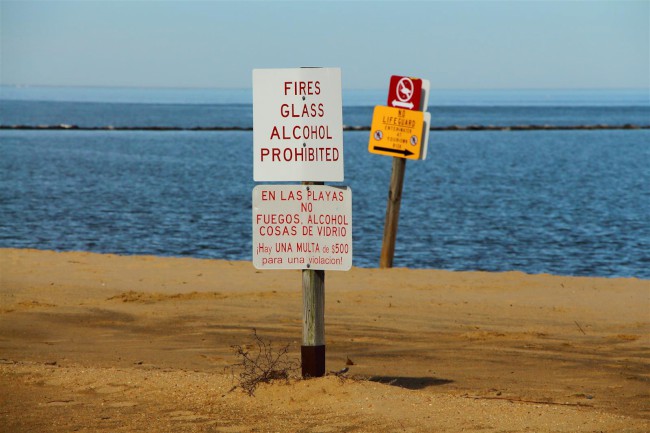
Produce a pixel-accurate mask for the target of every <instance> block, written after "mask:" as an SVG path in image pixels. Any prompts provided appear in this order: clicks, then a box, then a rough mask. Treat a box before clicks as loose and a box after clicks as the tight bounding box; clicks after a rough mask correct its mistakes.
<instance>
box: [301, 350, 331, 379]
mask: <svg viewBox="0 0 650 433" xmlns="http://www.w3.org/2000/svg"><path fill="white" fill-rule="evenodd" d="M300 355H301V361H302V377H303V378H305V379H306V378H308V377H323V376H325V346H324V345H323V346H300Z"/></svg>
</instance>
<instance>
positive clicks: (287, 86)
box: [284, 81, 320, 96]
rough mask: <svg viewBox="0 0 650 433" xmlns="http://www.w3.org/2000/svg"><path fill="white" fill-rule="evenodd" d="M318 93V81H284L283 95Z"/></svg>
mask: <svg viewBox="0 0 650 433" xmlns="http://www.w3.org/2000/svg"><path fill="white" fill-rule="evenodd" d="M287 95H295V96H307V95H320V81H285V82H284V96H287Z"/></svg>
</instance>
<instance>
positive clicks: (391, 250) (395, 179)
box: [379, 157, 406, 268]
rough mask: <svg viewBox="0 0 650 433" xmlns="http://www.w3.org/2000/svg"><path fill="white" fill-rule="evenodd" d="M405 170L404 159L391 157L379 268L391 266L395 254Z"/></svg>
mask: <svg viewBox="0 0 650 433" xmlns="http://www.w3.org/2000/svg"><path fill="white" fill-rule="evenodd" d="M405 172H406V159H405V158H397V157H393V172H392V174H391V177H390V185H389V187H388V203H387V205H386V223H385V224H384V238H383V240H382V243H381V256H380V257H379V267H380V268H392V267H393V257H394V256H395V239H396V238H397V224H398V222H399V208H400V205H401V203H402V188H403V186H404V173H405Z"/></svg>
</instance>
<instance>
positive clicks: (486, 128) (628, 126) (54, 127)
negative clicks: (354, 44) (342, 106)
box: [0, 123, 650, 131]
mask: <svg viewBox="0 0 650 433" xmlns="http://www.w3.org/2000/svg"><path fill="white" fill-rule="evenodd" d="M0 129H17V130H66V131H67V130H76V131H252V130H253V127H252V126H193V127H183V126H110V125H109V126H79V125H67V124H59V125H0ZM581 129H582V130H602V129H650V125H633V124H630V123H626V124H625V125H603V124H598V125H568V126H567V125H510V126H499V125H497V126H495V125H450V126H432V127H430V128H429V130H430V131H568V130H581ZM343 130H344V131H370V126H347V125H344V126H343Z"/></svg>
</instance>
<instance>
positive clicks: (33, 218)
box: [0, 88, 650, 279]
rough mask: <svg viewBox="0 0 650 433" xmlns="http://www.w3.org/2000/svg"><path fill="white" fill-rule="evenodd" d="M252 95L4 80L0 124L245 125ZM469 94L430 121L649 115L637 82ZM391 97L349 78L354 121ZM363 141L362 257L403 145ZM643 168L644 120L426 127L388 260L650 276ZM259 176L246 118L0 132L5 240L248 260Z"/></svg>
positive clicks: (0, 223)
mask: <svg viewBox="0 0 650 433" xmlns="http://www.w3.org/2000/svg"><path fill="white" fill-rule="evenodd" d="M21 91H23V92H22V93H21ZM38 92H41V93H40V94H39V93H38ZM57 92H58V93H57ZM75 92H76V93H75ZM479 93H480V92H479ZM246 94H247V93H246V91H229V92H224V93H223V94H222V95H221V96H215V95H212V94H210V95H208V96H206V92H205V91H203V92H199V91H198V90H196V91H194V90H192V91H189V90H188V91H182V90H174V91H171V90H168V91H155V90H151V89H148V90H142V89H121V90H119V91H116V92H114V93H111V92H109V91H108V90H106V89H99V90H97V89H95V91H93V90H84V91H81V90H79V89H72V90H70V89H67V90H66V89H63V90H61V89H45V90H43V89H6V88H3V93H2V97H3V98H4V99H2V100H1V101H0V102H1V104H2V105H1V111H0V124H5V125H7V124H59V123H66V124H77V125H88V126H106V125H114V126H118V125H126V126H134V125H137V126H143V125H145V124H148V125H155V126H170V125H182V126H215V125H220V126H223V125H227V126H236V125H235V124H234V123H233V122H240V123H239V124H240V125H242V126H252V110H251V106H250V102H248V103H246V101H245V97H246ZM66 95H67V96H66ZM78 95H85V99H83V98H81V96H78ZM147 95H148V96H147ZM345 95H346V94H345V93H344V101H345V100H346V97H345ZM470 95H471V92H469V93H463V92H459V93H458V94H456V95H455V96H454V95H453V94H445V97H446V98H447V99H446V100H444V103H441V104H440V105H436V104H435V103H434V99H435V98H434V97H433V96H434V95H433V94H432V99H431V100H430V108H429V111H430V112H431V114H432V118H433V119H435V122H434V123H437V124H440V125H452V124H458V125H463V124H483V125H488V124H495V125H516V124H564V125H573V124H601V123H606V124H612V125H613V124H625V123H635V124H650V104H649V103H648V102H647V100H644V94H643V93H638V92H637V93H634V92H629V93H625V92H623V93H622V94H603V93H594V94H591V93H580V94H579V95H577V96H576V95H574V96H571V95H570V94H568V95H567V94H564V95H556V96H557V97H556V98H555V99H553V95H551V96H549V97H546V98H542V97H541V94H539V93H535V92H533V93H532V94H527V93H526V92H519V93H517V92H514V93H509V94H508V95H505V96H504V95H498V94H497V95H495V94H482V95H479V96H480V97H477V99H476V100H474V101H470ZM380 96H381V92H374V93H373V92H370V91H367V92H358V93H356V94H355V93H354V92H352V95H351V96H349V97H348V99H347V100H348V101H349V102H348V105H346V106H345V107H344V123H346V124H351V125H368V124H369V123H370V117H369V116H370V115H371V110H372V104H373V103H372V102H371V103H369V102H368V100H369V99H372V98H375V99H379V100H378V101H377V102H375V103H374V104H377V105H379V104H383V103H384V101H383V100H380ZM111 98H113V99H111ZM129 98H130V99H129ZM139 98H140V99H139ZM220 98H221V99H220ZM454 98H456V102H457V103H454ZM571 98H573V99H571ZM66 99H67V100H66ZM102 100H103V101H104V102H102ZM138 100H142V101H146V103H144V102H143V103H138V102H137V101H138ZM224 101H226V102H224ZM644 101H645V102H644ZM470 102H471V103H470ZM344 104H345V102H344ZM369 113H370V114H369ZM146 122H148V123H146ZM174 122H177V123H174ZM367 140H368V132H367V131H365V132H364V131H347V132H345V133H344V152H345V164H346V165H345V177H346V181H345V182H344V183H345V184H347V185H350V186H351V188H352V191H353V242H354V259H353V262H354V265H355V266H362V267H375V266H377V264H378V261H379V252H380V250H381V238H382V233H383V222H384V214H385V209H386V198H387V192H388V182H389V178H390V170H391V162H392V159H391V158H389V157H383V156H379V155H373V154H369V153H368V151H367ZM648 167H650V130H599V131H508V132H457V131H454V132H432V133H431V135H430V139H429V155H428V159H427V160H426V161H408V162H407V168H406V178H405V183H404V195H403V201H402V207H401V213H400V223H399V231H398V237H397V245H396V252H395V261H394V264H395V266H404V267H412V268H439V269H452V270H488V271H506V270H520V271H524V272H527V273H552V274H561V275H591V276H606V277H614V276H633V277H639V278H645V279H648V278H650V170H648ZM252 178H253V174H252V132H251V131H220V132H192V131H174V132H155V131H22V130H4V131H0V247H21V248H22V247H24V248H41V249H55V250H86V251H96V252H111V253H119V254H155V255H164V256H191V257H204V258H221V259H232V260H250V259H251V248H252V247H251V230H252V228H251V192H252V189H253V187H254V186H255V183H254V182H253V181H252Z"/></svg>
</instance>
